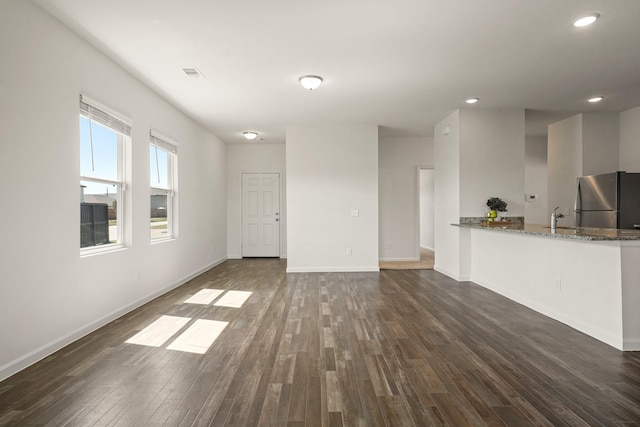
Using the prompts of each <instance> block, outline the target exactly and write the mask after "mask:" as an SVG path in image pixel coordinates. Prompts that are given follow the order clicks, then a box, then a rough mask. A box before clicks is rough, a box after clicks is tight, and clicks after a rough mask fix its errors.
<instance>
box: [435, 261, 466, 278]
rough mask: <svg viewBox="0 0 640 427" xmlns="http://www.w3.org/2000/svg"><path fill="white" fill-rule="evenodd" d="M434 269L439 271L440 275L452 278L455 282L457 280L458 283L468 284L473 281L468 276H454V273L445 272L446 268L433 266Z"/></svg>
mask: <svg viewBox="0 0 640 427" xmlns="http://www.w3.org/2000/svg"><path fill="white" fill-rule="evenodd" d="M433 269H434V270H435V271H437V272H438V273H442V274H444V275H445V276H449V277H451V278H452V279H453V280H456V281H458V282H468V281H470V280H471V276H468V275H464V276H463V275H459V274H454V273H452V272H450V271H447V270H445V269H444V268H440V267H439V266H437V265H434V266H433Z"/></svg>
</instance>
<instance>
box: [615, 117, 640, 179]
mask: <svg viewBox="0 0 640 427" xmlns="http://www.w3.org/2000/svg"><path fill="white" fill-rule="evenodd" d="M619 170H623V171H627V172H640V107H636V108H633V109H631V110H627V111H623V112H622V113H620V167H619Z"/></svg>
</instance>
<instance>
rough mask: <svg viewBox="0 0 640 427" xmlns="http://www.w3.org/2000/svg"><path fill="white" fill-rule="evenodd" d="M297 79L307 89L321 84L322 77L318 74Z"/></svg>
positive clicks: (315, 87)
mask: <svg viewBox="0 0 640 427" xmlns="http://www.w3.org/2000/svg"><path fill="white" fill-rule="evenodd" d="M298 80H299V81H300V84H301V85H302V87H303V88H305V89H308V90H314V89H317V88H318V87H319V86H320V85H321V84H322V77H320V76H311V75H308V76H302V77H300V78H299V79H298Z"/></svg>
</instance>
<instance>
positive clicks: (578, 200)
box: [573, 178, 582, 212]
mask: <svg viewBox="0 0 640 427" xmlns="http://www.w3.org/2000/svg"><path fill="white" fill-rule="evenodd" d="M576 187H577V188H576V201H575V204H574V205H573V210H574V211H575V212H579V211H581V210H582V206H581V205H582V198H581V196H580V178H578V182H577V185H576Z"/></svg>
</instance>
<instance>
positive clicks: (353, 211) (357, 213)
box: [351, 209, 360, 216]
mask: <svg viewBox="0 0 640 427" xmlns="http://www.w3.org/2000/svg"><path fill="white" fill-rule="evenodd" d="M351 216H360V211H359V210H358V209H351Z"/></svg>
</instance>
